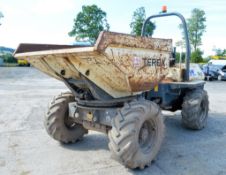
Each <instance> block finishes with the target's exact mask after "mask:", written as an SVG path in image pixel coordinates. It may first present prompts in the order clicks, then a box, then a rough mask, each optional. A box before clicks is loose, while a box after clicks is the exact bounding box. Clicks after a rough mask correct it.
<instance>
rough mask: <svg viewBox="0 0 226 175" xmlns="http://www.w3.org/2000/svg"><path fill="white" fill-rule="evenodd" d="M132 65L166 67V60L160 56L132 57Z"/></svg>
mask: <svg viewBox="0 0 226 175" xmlns="http://www.w3.org/2000/svg"><path fill="white" fill-rule="evenodd" d="M133 65H134V67H143V66H150V67H168V65H169V64H168V62H167V61H166V59H160V58H148V57H144V58H140V57H134V58H133Z"/></svg>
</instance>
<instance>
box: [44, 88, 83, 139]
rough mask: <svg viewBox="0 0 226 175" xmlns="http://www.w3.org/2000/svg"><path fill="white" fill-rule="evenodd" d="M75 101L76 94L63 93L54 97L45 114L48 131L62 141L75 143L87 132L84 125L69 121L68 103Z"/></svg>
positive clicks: (45, 124)
mask: <svg viewBox="0 0 226 175" xmlns="http://www.w3.org/2000/svg"><path fill="white" fill-rule="evenodd" d="M73 101H74V96H73V95H72V94H71V93H70V92H66V93H62V94H60V95H58V96H56V97H54V98H53V100H52V102H51V103H50V106H49V109H48V111H47V113H46V115H45V119H44V126H45V129H46V131H47V133H48V134H49V135H50V136H51V137H52V138H54V139H55V140H58V141H60V142H62V143H74V142H76V141H78V140H80V139H81V138H82V137H83V135H84V134H86V133H87V130H86V129H85V128H83V126H82V125H80V124H75V123H74V122H73V123H72V122H70V121H69V118H68V103H70V102H73Z"/></svg>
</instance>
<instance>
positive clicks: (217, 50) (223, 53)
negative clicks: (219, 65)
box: [214, 48, 226, 56]
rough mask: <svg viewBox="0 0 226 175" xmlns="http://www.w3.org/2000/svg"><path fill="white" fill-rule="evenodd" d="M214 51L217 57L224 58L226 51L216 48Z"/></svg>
mask: <svg viewBox="0 0 226 175" xmlns="http://www.w3.org/2000/svg"><path fill="white" fill-rule="evenodd" d="M214 51H215V54H216V55H217V56H225V55H226V49H219V48H218V49H214Z"/></svg>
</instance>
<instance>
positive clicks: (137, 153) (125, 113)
mask: <svg viewBox="0 0 226 175" xmlns="http://www.w3.org/2000/svg"><path fill="white" fill-rule="evenodd" d="M163 136H164V123H163V119H162V115H161V110H160V108H159V107H158V106H157V105H156V104H155V103H153V102H150V101H146V100H140V101H134V102H131V103H129V104H127V105H125V106H124V107H123V108H122V109H121V110H120V111H119V112H118V115H117V116H116V117H115V118H114V119H113V121H112V129H111V131H110V132H109V140H110V142H109V149H110V150H111V153H112V157H113V158H114V159H116V160H118V161H119V162H120V163H122V164H124V165H125V166H127V167H129V168H141V169H143V168H144V167H145V166H148V165H150V164H151V161H152V160H154V159H155V157H156V155H157V153H158V151H159V149H160V146H161V143H162V140H163Z"/></svg>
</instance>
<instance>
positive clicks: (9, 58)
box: [1, 53, 17, 63]
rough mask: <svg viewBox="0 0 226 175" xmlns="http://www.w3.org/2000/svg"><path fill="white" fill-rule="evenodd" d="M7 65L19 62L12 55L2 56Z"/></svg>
mask: <svg viewBox="0 0 226 175" xmlns="http://www.w3.org/2000/svg"><path fill="white" fill-rule="evenodd" d="M1 57H2V58H3V60H4V62H5V63H16V62H17V60H16V59H15V58H14V57H13V56H12V54H10V53H6V54H3V55H2V56H1Z"/></svg>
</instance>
